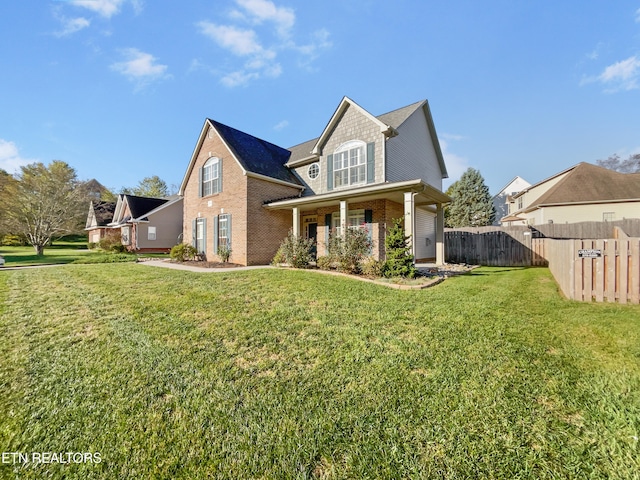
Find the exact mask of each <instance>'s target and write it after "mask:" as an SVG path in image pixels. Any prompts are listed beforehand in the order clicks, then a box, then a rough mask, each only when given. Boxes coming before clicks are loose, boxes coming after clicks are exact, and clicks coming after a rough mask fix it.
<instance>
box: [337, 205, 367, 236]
mask: <svg viewBox="0 0 640 480" xmlns="http://www.w3.org/2000/svg"><path fill="white" fill-rule="evenodd" d="M365 222H366V221H365V215H364V209H362V210H349V212H348V213H347V227H348V228H362V226H363V225H364V224H365ZM331 228H333V229H335V231H336V232H337V233H338V235H340V230H341V227H340V212H333V214H332V216H331Z"/></svg>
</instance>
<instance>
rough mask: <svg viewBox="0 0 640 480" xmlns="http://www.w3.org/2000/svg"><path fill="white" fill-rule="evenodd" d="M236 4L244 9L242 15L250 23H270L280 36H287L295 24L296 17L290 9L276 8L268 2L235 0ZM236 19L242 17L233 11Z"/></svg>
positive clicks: (261, 0) (264, 0)
mask: <svg viewBox="0 0 640 480" xmlns="http://www.w3.org/2000/svg"><path fill="white" fill-rule="evenodd" d="M236 3H237V4H238V5H239V6H240V7H242V8H243V9H244V14H245V15H248V18H249V20H250V21H253V22H254V23H262V22H265V21H271V22H273V23H274V24H275V25H276V30H277V32H278V34H279V35H281V36H288V35H289V32H290V30H291V29H292V28H293V25H294V24H295V22H296V15H295V13H294V11H293V9H291V8H286V7H277V6H276V5H275V4H274V3H273V2H270V1H269V0H236ZM234 15H235V16H236V17H237V18H242V17H243V16H244V15H243V14H242V13H240V12H237V11H235V12H234Z"/></svg>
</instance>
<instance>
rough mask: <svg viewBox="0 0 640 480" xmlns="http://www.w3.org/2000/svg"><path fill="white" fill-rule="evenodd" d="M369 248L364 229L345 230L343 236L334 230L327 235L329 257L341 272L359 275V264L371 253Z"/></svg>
mask: <svg viewBox="0 0 640 480" xmlns="http://www.w3.org/2000/svg"><path fill="white" fill-rule="evenodd" d="M371 246H372V242H371V240H370V239H369V231H368V230H367V229H366V228H347V230H346V232H345V234H344V236H341V235H338V234H337V232H336V231H335V230H332V231H331V232H330V233H329V257H331V259H332V262H337V263H338V269H339V270H340V271H342V272H347V273H360V271H361V262H362V260H363V259H364V258H365V257H367V256H368V255H369V254H370V253H371Z"/></svg>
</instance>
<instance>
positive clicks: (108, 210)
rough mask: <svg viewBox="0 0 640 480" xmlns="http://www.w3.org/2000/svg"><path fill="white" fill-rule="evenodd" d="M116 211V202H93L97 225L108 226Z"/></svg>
mask: <svg viewBox="0 0 640 480" xmlns="http://www.w3.org/2000/svg"><path fill="white" fill-rule="evenodd" d="M115 211H116V204H115V203H114V202H96V203H94V204H93V214H94V215H95V216H96V225H97V226H99V227H104V226H106V225H107V224H108V223H109V222H111V221H112V220H113V213H114V212H115Z"/></svg>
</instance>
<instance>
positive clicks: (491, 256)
mask: <svg viewBox="0 0 640 480" xmlns="http://www.w3.org/2000/svg"><path fill="white" fill-rule="evenodd" d="M543 252H544V242H543V239H539V238H532V235H531V232H530V231H529V229H528V228H527V227H513V228H509V229H504V228H503V229H501V228H500V227H497V228H492V227H489V228H487V227H484V228H482V229H468V230H467V231H465V230H449V231H445V255H446V261H447V262H451V263H468V264H472V265H489V266H492V267H526V266H530V265H540V266H542V265H546V260H545V257H544V254H543Z"/></svg>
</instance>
